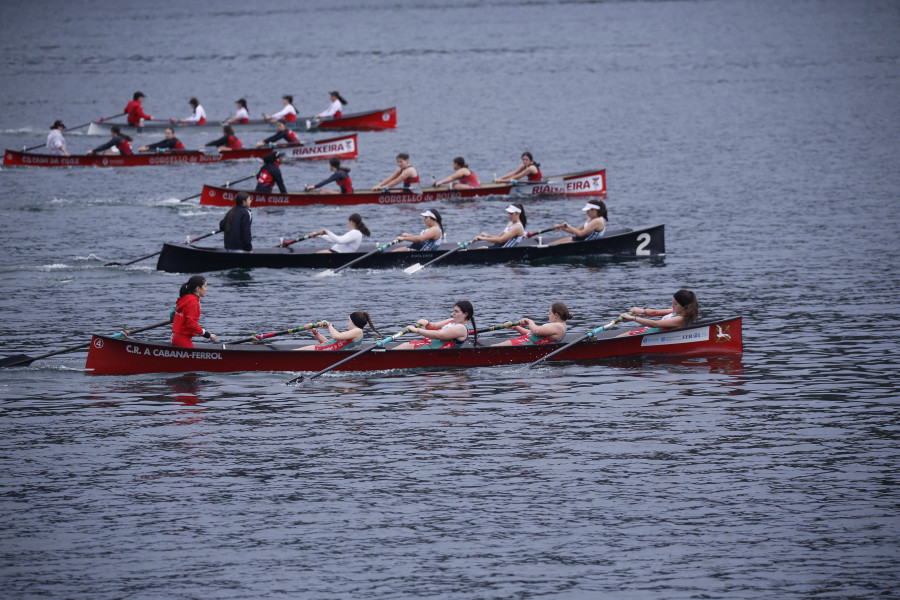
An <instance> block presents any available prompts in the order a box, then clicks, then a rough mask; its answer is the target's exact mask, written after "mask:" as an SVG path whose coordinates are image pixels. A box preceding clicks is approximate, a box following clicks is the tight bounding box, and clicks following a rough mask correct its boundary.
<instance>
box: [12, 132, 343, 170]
mask: <svg viewBox="0 0 900 600" xmlns="http://www.w3.org/2000/svg"><path fill="white" fill-rule="evenodd" d="M275 150H278V151H281V152H284V154H285V157H286V158H289V159H297V160H317V159H329V158H342V159H350V158H356V157H357V156H359V149H358V147H357V144H356V134H353V135H347V136H343V137H338V138H330V139H327V140H317V141H316V142H315V143H312V144H301V143H297V144H285V145H283V146H267V147H264V148H246V149H243V150H225V151H223V152H211V153H209V154H207V153H205V152H200V151H197V150H174V151H166V152H158V153H157V152H152V153H141V154H132V155H130V156H121V155H115V156H109V155H103V154H97V155H94V154H90V155H86V154H78V155H76V154H72V155H69V156H54V155H50V154H32V153H28V152H17V151H16V150H7V151H6V153H5V154H4V155H3V165H4V166H7V167H22V166H26V167H146V166H156V165H171V164H209V163H217V162H222V161H223V160H241V159H247V158H262V157H264V156H265V155H266V154H269V153H270V152H273V151H275Z"/></svg>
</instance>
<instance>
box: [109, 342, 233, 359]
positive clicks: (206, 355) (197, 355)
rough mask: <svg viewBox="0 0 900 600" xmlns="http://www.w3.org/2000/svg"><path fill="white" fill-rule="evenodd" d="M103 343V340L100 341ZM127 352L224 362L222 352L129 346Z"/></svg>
mask: <svg viewBox="0 0 900 600" xmlns="http://www.w3.org/2000/svg"><path fill="white" fill-rule="evenodd" d="M98 341H101V340H98ZM125 351H126V352H128V353H129V354H140V355H141V356H155V357H159V358H192V359H194V360H222V353H221V352H208V351H201V350H191V349H190V348H144V349H143V351H142V350H141V347H140V346H135V345H133V344H129V345H128V346H126V347H125Z"/></svg>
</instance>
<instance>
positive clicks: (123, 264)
mask: <svg viewBox="0 0 900 600" xmlns="http://www.w3.org/2000/svg"><path fill="white" fill-rule="evenodd" d="M221 232H222V230H221V229H216V230H215V231H210V232H209V233H206V234H203V235H201V236H198V237H195V238H193V239H189V240H187V241H186V242H181V245H182V246H186V245H188V244H193V243H194V242H198V241H200V240H202V239H205V238H208V237H209V236H211V235H216V234H217V233H221ZM157 254H162V250H159V251H157V252H154V253H153V254H148V255H147V256H142V257H140V258H136V259H134V260H130V261H128V262H124V263H120V262H115V261H113V262H108V263H106V264H105V265H103V266H104V267H116V266H119V267H124V266H127V265H133V264H134V263H136V262H140V261H142V260H145V259H148V258H150V257H152V256H156V255H157Z"/></svg>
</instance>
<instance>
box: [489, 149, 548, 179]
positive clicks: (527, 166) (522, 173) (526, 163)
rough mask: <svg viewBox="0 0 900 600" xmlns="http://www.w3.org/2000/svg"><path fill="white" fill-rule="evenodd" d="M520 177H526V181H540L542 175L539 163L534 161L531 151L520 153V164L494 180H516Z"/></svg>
mask: <svg viewBox="0 0 900 600" xmlns="http://www.w3.org/2000/svg"><path fill="white" fill-rule="evenodd" d="M522 177H527V178H528V181H540V180H541V178H542V177H543V175H542V174H541V163H536V162H534V157H533V156H532V155H531V152H523V153H522V166H520V167H519V168H517V169H516V170H515V171H510V172H509V173H507V174H506V175H503V176H502V177H498V178H497V179H495V180H494V181H498V182H499V181H516V180H518V179H521V178H522Z"/></svg>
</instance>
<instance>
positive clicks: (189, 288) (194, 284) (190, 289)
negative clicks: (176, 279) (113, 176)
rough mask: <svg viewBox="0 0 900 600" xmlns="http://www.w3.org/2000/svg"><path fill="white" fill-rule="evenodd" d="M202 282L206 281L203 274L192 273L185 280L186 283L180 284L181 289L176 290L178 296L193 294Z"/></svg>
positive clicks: (201, 285)
mask: <svg viewBox="0 0 900 600" xmlns="http://www.w3.org/2000/svg"><path fill="white" fill-rule="evenodd" d="M204 283H206V278H205V277H204V276H203V275H194V276H193V277H191V278H190V279H188V280H187V283H183V284H181V289H180V290H178V297H179V298H181V297H182V296H187V295H188V294H193V293H194V292H195V291H196V290H197V288H201V287H203V284H204Z"/></svg>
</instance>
